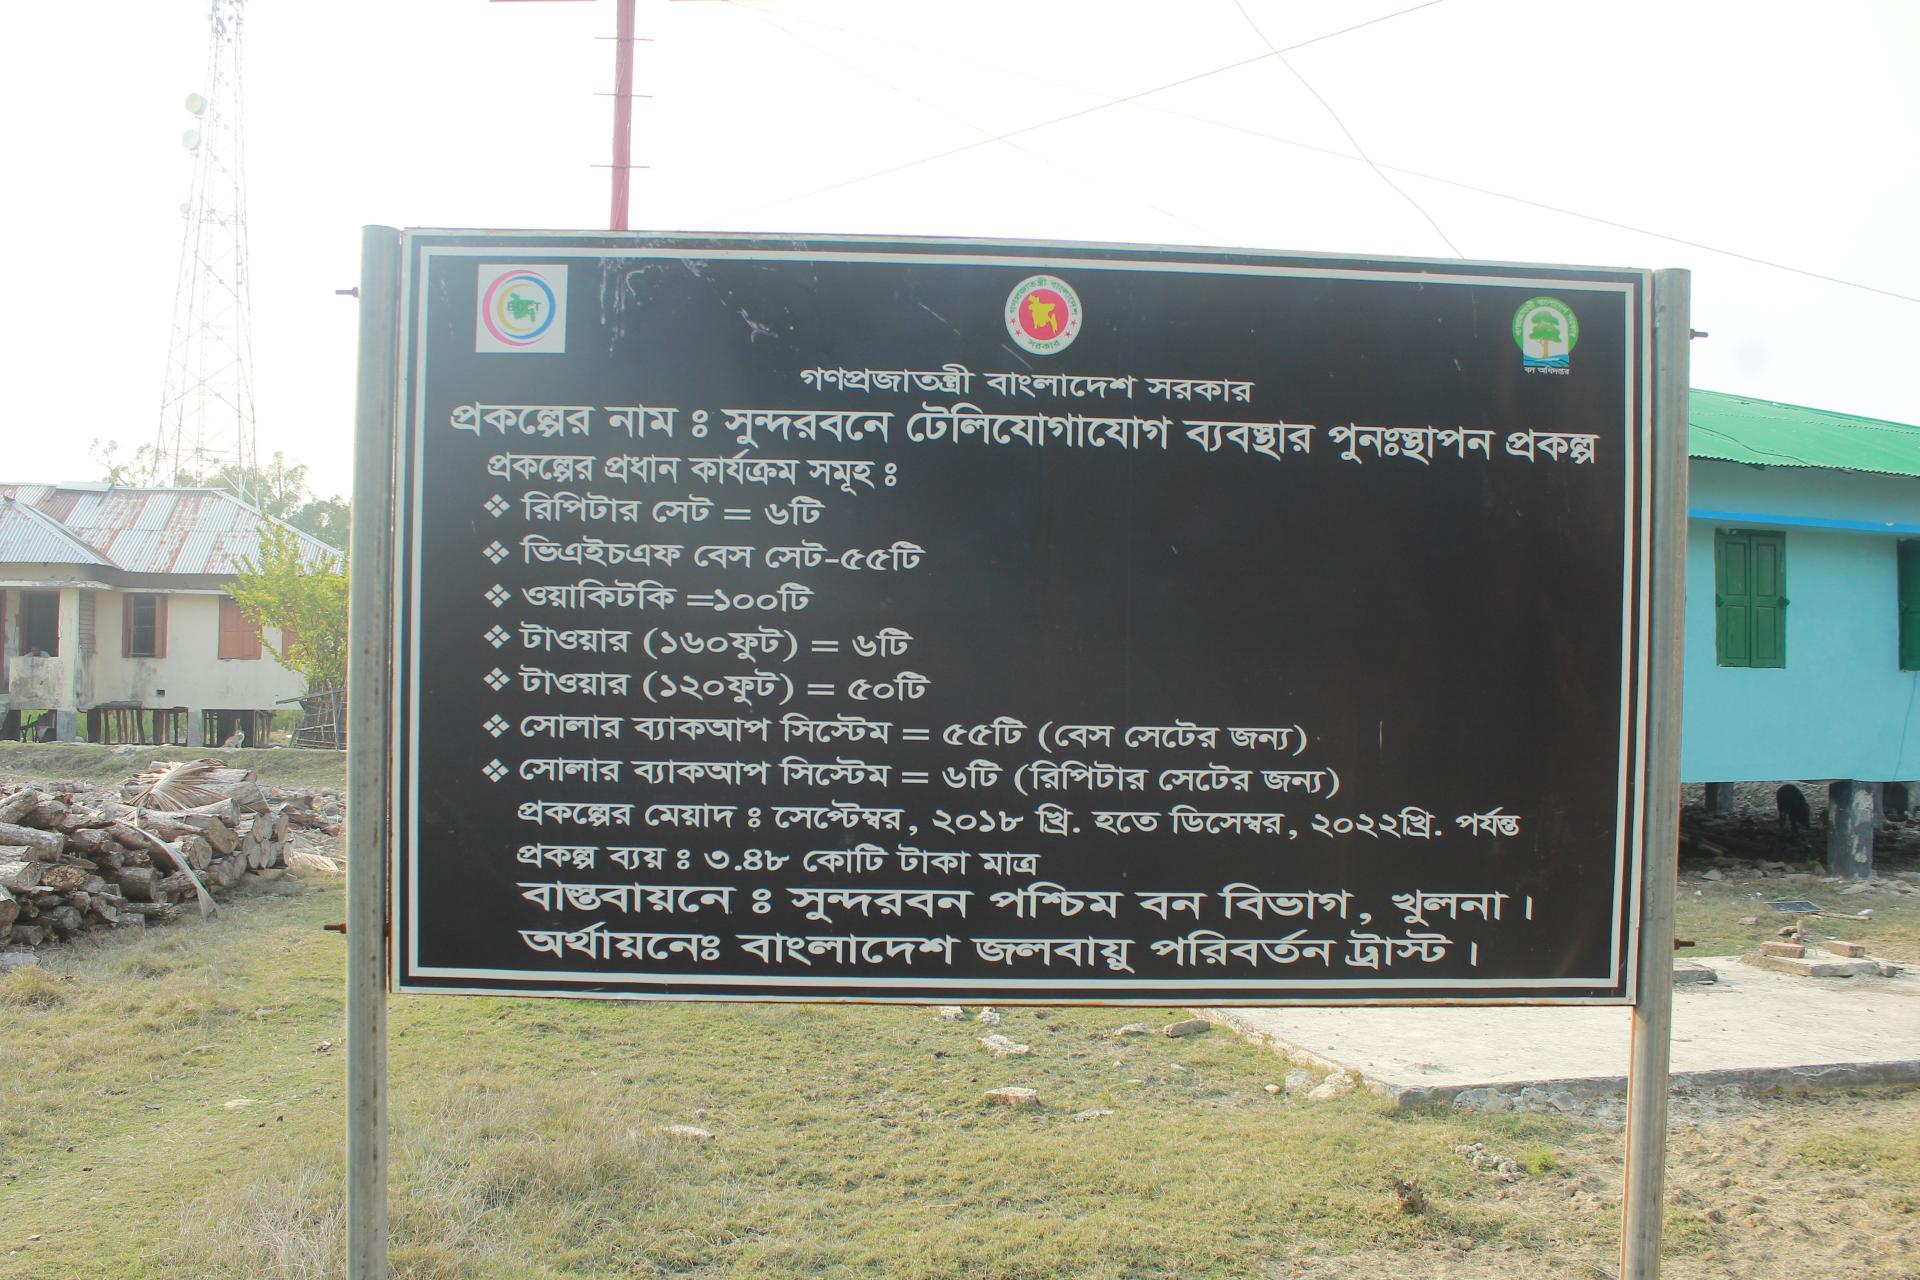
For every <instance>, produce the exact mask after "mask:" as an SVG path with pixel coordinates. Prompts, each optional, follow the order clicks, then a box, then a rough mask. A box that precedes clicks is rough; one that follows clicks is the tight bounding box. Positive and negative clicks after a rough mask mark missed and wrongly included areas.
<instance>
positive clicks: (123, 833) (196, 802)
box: [0, 761, 329, 949]
mask: <svg viewBox="0 0 1920 1280" xmlns="http://www.w3.org/2000/svg"><path fill="white" fill-rule="evenodd" d="M295 825H300V826H313V827H320V828H322V829H324V828H325V827H326V826H327V825H329V820H328V819H327V818H326V817H325V816H324V815H323V814H322V813H320V812H316V810H315V804H314V798H313V795H312V793H309V792H296V793H291V794H290V795H288V796H287V797H286V798H285V799H278V798H276V797H275V796H274V795H270V793H269V792H268V791H267V790H266V789H265V788H263V787H262V786H261V785H260V780H259V779H258V778H257V777H255V776H254V774H253V773H252V772H251V771H250V770H246V769H229V768H225V767H223V766H221V765H220V763H219V762H218V761H189V762H186V763H183V764H171V763H155V764H154V765H152V766H151V767H150V768H148V769H147V770H146V772H144V773H141V774H139V775H137V776H136V777H134V778H132V779H130V780H128V781H127V783H126V784H125V785H123V786H122V787H121V788H120V790H119V793H118V795H115V794H113V793H112V792H108V791H102V790H98V789H95V788H92V787H89V786H86V785H85V784H83V783H53V784H39V783H35V784H30V785H28V786H24V787H19V788H16V789H12V790H7V789H5V788H0V949H4V948H6V947H9V946H12V947H23V946H24V947H38V946H43V945H45V944H47V943H50V942H58V941H65V940H66V939H69V938H71V937H73V936H74V935H75V934H78V933H80V932H82V931H83V930H87V929H94V928H105V927H117V928H128V927H135V928H137V927H140V926H143V925H145V924H147V923H148V922H149V921H167V920H172V919H175V918H177V917H178V916H179V915H180V914H181V913H182V912H183V911H184V910H189V909H191V905H192V904H193V903H194V902H195V901H196V900H197V899H198V897H199V893H200V890H199V889H198V888H197V887H196V886H195V883H194V882H195V880H196V879H197V880H198V881H199V882H200V884H201V885H204V886H205V888H206V889H207V890H208V891H210V892H214V893H217V892H219V891H221V890H223V889H230V888H232V887H233V886H234V885H236V884H238V883H239V882H240V880H241V878H242V877H244V876H245V875H246V874H247V873H248V872H249V871H262V870H266V869H267V868H270V867H278V866H280V865H281V862H282V859H283V856H284V851H285V846H286V843H287V839H288V834H289V832H290V830H291V829H292V828H293V827H294V826H295ZM189 870H190V871H191V872H192V874H191V875H189V874H188V872H189Z"/></svg>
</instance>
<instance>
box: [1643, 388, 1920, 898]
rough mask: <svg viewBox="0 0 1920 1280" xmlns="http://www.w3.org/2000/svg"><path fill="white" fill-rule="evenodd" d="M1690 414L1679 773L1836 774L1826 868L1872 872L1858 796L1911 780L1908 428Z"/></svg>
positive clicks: (1913, 501)
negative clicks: (1847, 859)
mask: <svg viewBox="0 0 1920 1280" xmlns="http://www.w3.org/2000/svg"><path fill="white" fill-rule="evenodd" d="M1689 416H1690V427H1691V430H1690V432H1689V435H1688V452H1689V454H1690V455H1691V464H1690V468H1689V479H1690V488H1691V492H1690V494H1689V497H1688V503H1687V506H1688V511H1687V515H1688V527H1687V620H1686V624H1687V630H1686V694H1685V699H1686V701H1685V713H1684V724H1683V728H1682V739H1681V744H1682V745H1681V757H1680V774H1681V778H1682V780H1683V781H1686V782H1703V783H1709V784H1713V783H1731V782H1743V781H1759V780H1771V779H1799V778H1826V779H1834V780H1836V783H1837V785H1836V787H1835V789H1834V795H1833V800H1834V806H1833V810H1832V816H1831V818H1830V836H1829V860H1830V862H1833V861H1835V854H1836V853H1837V852H1839V851H1840V850H1839V846H1840V845H1841V844H1843V843H1845V841H1846V840H1847V839H1851V840H1852V841H1853V844H1852V845H1851V846H1850V847H1851V848H1852V849H1853V852H1854V853H1856V854H1859V855H1861V856H1860V857H1857V858H1856V861H1864V862H1865V864H1866V866H1867V867H1870V865H1871V861H1870V859H1871V846H1870V843H1869V844H1868V845H1867V846H1866V847H1865V851H1864V853H1862V851H1861V849H1860V846H1859V841H1860V838H1861V837H1862V835H1863V834H1864V837H1865V838H1866V839H1867V840H1868V841H1870V839H1871V830H1872V820H1873V817H1872V815H1873V809H1874V800H1875V793H1876V791H1877V788H1876V787H1873V786H1871V785H1870V784H1878V783H1885V782H1895V781H1903V780H1907V779H1914V778H1920V427H1913V426H1907V425H1904V424H1901V423H1897V422H1883V421H1880V420H1877V419H1873V418H1860V417H1854V416H1852V415H1849V414H1841V413H1827V412H1823V411H1821V410H1817V409H1806V408H1801V407H1799V406H1796V405H1786V404H1777V403H1774V402H1772V401H1767V400H1753V399H1748V398H1745V397H1741V396H1732V395H1724V394H1721V393H1719V392H1713V391H1695V392H1694V393H1693V397H1692V407H1691V412H1690V415H1689ZM1710 803H1711V798H1710ZM1862 825H1864V833H1863V832H1862V831H1861V830H1860V828H1861V827H1862ZM1849 832H1851V835H1849V834H1848V833H1849ZM1841 861H1844V859H1841ZM1836 869H1841V868H1840V867H1838V865H1836ZM1864 869H1865V868H1853V870H1854V871H1855V873H1856V874H1859V873H1863V872H1864Z"/></svg>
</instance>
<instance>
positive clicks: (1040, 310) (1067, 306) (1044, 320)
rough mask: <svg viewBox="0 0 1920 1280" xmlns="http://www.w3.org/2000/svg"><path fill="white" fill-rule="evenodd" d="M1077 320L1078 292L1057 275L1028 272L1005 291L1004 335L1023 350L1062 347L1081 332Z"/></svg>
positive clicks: (1051, 350)
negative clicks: (1005, 327)
mask: <svg viewBox="0 0 1920 1280" xmlns="http://www.w3.org/2000/svg"><path fill="white" fill-rule="evenodd" d="M1080 320H1081V313H1080V295H1079V294H1077V293H1075V292H1074V291H1073V286H1072V285H1069V284H1068V283H1067V282H1066V281H1065V280H1062V279H1060V278H1059V277H1058V276H1028V277H1027V278H1026V279H1025V280H1022V281H1021V282H1020V283H1019V284H1017V285H1015V286H1013V292H1012V293H1010V294H1008V295H1007V336H1009V337H1011V338H1012V339H1013V340H1014V343H1015V344H1016V345H1018V346H1019V347H1020V348H1021V350H1023V351H1031V352H1033V353H1034V354H1035V355H1039V356H1050V355H1052V354H1054V353H1055V352H1057V351H1065V350H1066V349H1067V347H1068V346H1069V345H1070V344H1071V343H1072V342H1073V340H1074V338H1075V337H1077V336H1078V335H1079V333H1080Z"/></svg>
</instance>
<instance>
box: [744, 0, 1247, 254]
mask: <svg viewBox="0 0 1920 1280" xmlns="http://www.w3.org/2000/svg"><path fill="white" fill-rule="evenodd" d="M726 3H727V4H729V5H732V6H734V7H735V8H739V9H741V10H742V11H743V12H745V13H750V14H752V15H753V16H754V17H755V18H758V19H759V20H760V21H761V22H764V23H766V24H767V25H768V26H770V27H772V28H773V29H774V30H775V31H778V32H780V33H781V34H782V35H784V36H786V37H787V38H788V39H789V40H792V41H793V42H794V43H795V44H798V45H799V46H800V47H801V48H803V49H807V50H809V51H811V52H812V53H813V54H815V55H816V56H818V57H821V58H825V59H827V60H829V61H831V62H833V63H836V64H837V65H839V66H842V67H845V68H846V69H847V70H849V71H851V72H853V73H854V74H855V75H857V76H860V77H861V78H863V79H866V80H870V81H872V82H873V83H874V84H877V85H879V86H880V87H881V88H883V89H888V90H891V91H892V92H894V93H897V94H899V95H900V96H902V97H904V98H908V99H911V100H912V101H914V102H917V103H919V104H920V105H921V106H923V107H925V108H926V109H927V110H929V111H931V112H933V113H934V114H935V115H940V116H944V117H946V118H947V119H949V120H952V121H953V122H955V123H956V124H961V125H965V126H966V127H967V128H969V129H971V130H973V131H974V132H975V133H979V134H984V135H987V137H986V139H985V140H986V141H989V142H999V143H1001V144H1003V145H1004V146H1006V147H1009V148H1010V149H1012V150H1014V151H1018V152H1019V153H1021V154H1022V155H1025V156H1028V157H1031V158H1032V159H1035V160H1038V161H1040V163H1042V164H1044V165H1048V166H1051V167H1052V168H1055V169H1058V170H1060V171H1061V172H1062V173H1065V174H1068V175H1070V176H1072V177H1074V178H1077V179H1078V180H1079V181H1081V182H1083V183H1085V184H1087V185H1088V186H1089V187H1093V188H1095V189H1104V188H1102V187H1101V184H1100V183H1099V182H1097V181H1096V180H1095V179H1094V178H1092V177H1089V176H1088V175H1087V174H1085V173H1082V172H1081V171H1080V170H1078V169H1075V168H1074V167H1073V166H1072V165H1069V164H1066V163H1065V162H1063V161H1060V160H1056V159H1054V158H1053V157H1052V156H1049V155H1046V154H1045V153H1043V152H1040V151H1036V150H1034V149H1033V148H1032V147H1029V146H1025V145H1023V144H1021V143H1019V142H1015V141H1014V140H1012V139H1011V138H1006V137H994V136H993V135H992V131H991V130H989V129H987V128H985V127H984V126H982V125H978V124H975V123H974V122H973V121H972V120H969V119H967V118H966V117H965V116H963V115H960V114H959V113H957V112H955V111H953V110H951V109H949V108H947V107H943V106H941V105H940V104H939V103H937V102H932V101H929V100H928V99H926V98H924V97H922V96H921V95H919V94H917V93H915V92H913V91H912V90H911V89H907V88H904V87H902V86H901V85H897V84H895V83H893V82H892V81H891V80H888V79H885V78H884V77H882V76H878V75H875V74H874V73H873V72H871V71H868V70H867V69H866V68H865V67H861V66H858V65H856V64H855V63H852V62H848V61H847V60H846V59H844V58H841V57H840V56H838V55H837V54H835V53H833V52H832V51H831V50H827V49H822V48H821V47H820V46H818V45H816V44H814V43H813V42H812V41H810V40H806V39H804V38H802V37H801V36H800V35H799V34H798V33H796V32H794V31H793V30H791V29H790V28H788V27H785V26H782V25H781V24H780V23H779V22H777V21H775V20H774V19H772V18H770V17H768V16H767V15H766V14H765V13H762V12H760V11H759V10H757V9H752V8H748V7H746V6H745V5H742V4H741V3H740V0H726ZM1138 203H1140V204H1141V205H1143V206H1145V207H1146V208H1148V209H1151V210H1153V211H1154V212H1155V213H1157V214H1159V215H1160V216H1162V217H1163V218H1166V219H1167V220H1168V221H1169V222H1177V223H1179V224H1180V225H1181V226H1183V227H1186V228H1188V229H1190V230H1193V231H1197V232H1199V233H1200V234H1201V235H1203V236H1206V237H1209V238H1215V239H1217V238H1218V237H1219V232H1217V231H1215V230H1213V229H1212V228H1211V227H1203V226H1201V225H1200V224H1199V223H1197V222H1194V221H1192V220H1191V219H1189V218H1184V217H1182V216H1181V215H1179V214H1177V213H1175V212H1174V211H1173V210H1171V209H1167V208H1163V207H1162V206H1160V205H1157V204H1155V203H1154V202H1153V201H1151V200H1146V199H1139V200H1138ZM746 212H751V210H748V211H746ZM739 216H742V215H740V214H727V215H724V217H723V218H722V220H723V221H725V220H728V219H731V218H735V217H739Z"/></svg>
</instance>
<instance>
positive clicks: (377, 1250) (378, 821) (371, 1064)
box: [347, 227, 400, 1280]
mask: <svg viewBox="0 0 1920 1280" xmlns="http://www.w3.org/2000/svg"><path fill="white" fill-rule="evenodd" d="M399 316H400V233H399V232H398V231H395V230H394V229H393V228H391V227H364V228H362V229H361V233H360V356H359V386H360V389H359V395H358V398H357V400H356V402H355V406H354V436H353V550H352V554H353V573H352V581H351V584H350V587H349V590H350V595H349V596H348V602H347V617H348V630H349V640H348V651H347V652H348V658H347V1277H348V1280H387V987H386V981H387V975H386V956H387V948H386V942H387V837H388V815H387V805H388V799H387V797H388V796H389V794H390V787H389V785H388V784H389V777H388V772H389V768H390V766H391V759H390V756H389V754H388V753H389V743H388V740H387V739H388V732H389V726H390V722H391V715H390V713H391V705H390V704H391V701H392V696H393V681H392V626H391V622H392V601H393V594H392V593H393V541H394V529H393V512H394V494H393V459H394V418H395V412H396V409H397V407H398V404H397V401H398V378H399V354H398V353H399Z"/></svg>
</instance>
